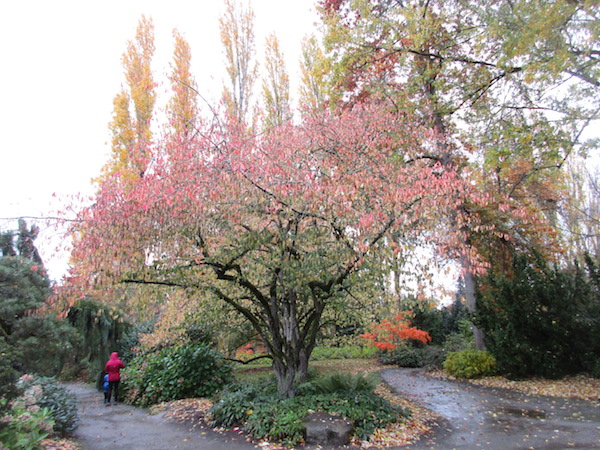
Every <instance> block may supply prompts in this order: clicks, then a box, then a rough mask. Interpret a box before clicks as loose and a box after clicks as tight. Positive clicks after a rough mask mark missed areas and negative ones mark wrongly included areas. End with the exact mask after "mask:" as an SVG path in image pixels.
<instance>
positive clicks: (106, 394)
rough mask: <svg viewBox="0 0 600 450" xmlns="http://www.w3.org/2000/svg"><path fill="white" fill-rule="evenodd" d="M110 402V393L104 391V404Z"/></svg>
mask: <svg viewBox="0 0 600 450" xmlns="http://www.w3.org/2000/svg"><path fill="white" fill-rule="evenodd" d="M109 400H110V394H109V393H108V391H104V403H108V402H109Z"/></svg>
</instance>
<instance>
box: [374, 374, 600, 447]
mask: <svg viewBox="0 0 600 450" xmlns="http://www.w3.org/2000/svg"><path fill="white" fill-rule="evenodd" d="M381 376H382V378H383V380H384V381H385V382H386V383H387V384H388V385H389V386H391V388H392V389H393V390H394V391H395V392H396V393H397V394H398V395H400V396H402V397H404V398H406V399H408V400H411V401H413V402H415V403H417V404H419V405H422V406H424V407H425V408H428V409H430V410H432V411H435V412H436V413H438V414H439V415H441V416H442V417H443V420H442V421H441V422H440V423H439V424H438V426H437V427H435V428H434V430H433V432H432V433H431V434H429V435H426V436H424V437H423V438H422V439H421V440H420V441H418V442H417V443H415V444H413V445H411V446H410V447H409V448H414V449H450V448H463V449H471V448H483V449H531V448H536V449H537V448H561V449H562V448H574V447H576V448H600V402H588V401H585V400H579V399H565V398H557V397H546V396H537V395H526V394H523V393H519V392H516V391H512V390H508V389H493V388H486V387H482V386H477V385H473V384H470V383H467V382H458V381H449V380H441V379H437V378H433V377H429V376H427V375H426V374H425V372H424V371H423V370H422V369H386V370H383V371H381Z"/></svg>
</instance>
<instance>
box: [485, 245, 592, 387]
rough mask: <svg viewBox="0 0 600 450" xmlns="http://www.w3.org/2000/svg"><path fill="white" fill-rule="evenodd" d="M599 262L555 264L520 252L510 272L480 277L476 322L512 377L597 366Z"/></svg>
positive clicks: (550, 374) (556, 374) (560, 373)
mask: <svg viewBox="0 0 600 450" xmlns="http://www.w3.org/2000/svg"><path fill="white" fill-rule="evenodd" d="M596 272H597V267H596V266H595V264H594V263H593V262H592V261H591V259H588V260H587V268H586V269H585V270H584V269H583V268H581V267H579V266H578V265H575V266H574V267H573V268H571V269H558V268H550V267H549V266H548V265H547V264H546V262H545V261H543V260H542V259H541V258H540V257H534V256H528V255H517V256H515V258H514V261H513V265H512V268H511V271H510V273H509V274H503V273H494V272H490V273H489V275H488V276H487V277H485V278H483V279H481V280H480V281H479V286H478V294H477V311H478V313H477V316H476V317H475V320H476V324H477V325H478V326H479V327H480V328H481V329H482V330H483V332H484V335H485V343H486V346H487V348H488V349H489V350H490V352H491V353H492V354H493V355H494V356H495V358H496V361H497V363H498V371H499V372H500V373H501V374H503V375H506V376H508V377H510V378H525V377H530V376H542V377H546V378H558V377H561V376H564V375H569V374H575V373H579V372H592V371H593V366H594V364H595V361H596V358H597V355H598V354H600V289H599V288H598V286H597V283H596V281H594V280H595V278H594V276H595V275H594V274H595V273H596Z"/></svg>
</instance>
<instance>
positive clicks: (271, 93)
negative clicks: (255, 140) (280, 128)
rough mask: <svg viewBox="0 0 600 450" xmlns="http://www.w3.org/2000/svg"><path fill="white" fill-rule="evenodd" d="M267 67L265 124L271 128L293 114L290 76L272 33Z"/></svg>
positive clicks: (268, 39) (268, 37)
mask: <svg viewBox="0 0 600 450" xmlns="http://www.w3.org/2000/svg"><path fill="white" fill-rule="evenodd" d="M265 69H266V73H265V76H264V78H263V85H262V88H263V89H262V92H263V102H264V107H265V112H266V117H265V126H266V127H268V128H270V127H273V126H275V125H278V124H280V123H282V122H284V121H286V120H288V119H289V118H290V117H291V115H292V113H291V107H290V77H289V75H288V73H287V69H286V67H285V59H284V55H283V52H282V51H281V49H280V47H279V40H278V39H277V36H275V34H270V35H269V36H267V39H266V55H265Z"/></svg>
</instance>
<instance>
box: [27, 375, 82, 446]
mask: <svg viewBox="0 0 600 450" xmlns="http://www.w3.org/2000/svg"><path fill="white" fill-rule="evenodd" d="M34 386H39V387H41V389H42V393H41V396H40V397H39V399H38V400H37V404H38V406H39V407H40V408H47V409H48V410H49V411H50V416H51V417H52V419H53V420H54V428H53V431H54V433H56V434H58V435H60V436H68V435H70V434H72V433H73V432H74V431H75V430H76V429H77V427H78V425H79V417H78V416H77V404H76V399H75V396H74V395H73V394H71V393H70V392H69V391H67V389H66V388H65V387H64V386H61V385H60V384H58V382H57V381H56V379H55V378H52V377H39V376H25V377H21V380H20V381H19V387H21V388H22V389H28V388H30V387H34Z"/></svg>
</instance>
